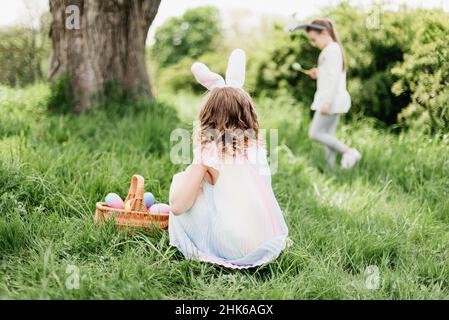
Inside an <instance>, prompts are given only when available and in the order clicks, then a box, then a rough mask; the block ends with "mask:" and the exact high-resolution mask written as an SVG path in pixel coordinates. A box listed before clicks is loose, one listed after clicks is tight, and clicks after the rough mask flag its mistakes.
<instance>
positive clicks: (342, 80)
mask: <svg viewBox="0 0 449 320" xmlns="http://www.w3.org/2000/svg"><path fill="white" fill-rule="evenodd" d="M298 29H305V30H306V33H307V37H308V39H309V41H310V43H311V44H312V45H313V46H315V47H317V48H318V49H320V50H321V54H320V56H319V58H318V68H317V69H312V70H309V71H308V75H309V76H310V77H311V78H312V79H314V80H317V91H316V93H315V97H314V100H313V103H312V107H311V109H312V110H314V111H315V114H314V116H313V120H312V124H311V126H310V129H309V136H310V138H311V139H313V140H315V141H318V142H320V143H322V144H323V145H324V146H325V148H326V149H325V150H326V161H327V163H328V165H329V166H330V167H333V166H334V164H335V160H336V155H337V153H341V154H342V155H343V156H342V158H341V166H342V167H343V168H352V167H353V166H354V165H355V164H356V162H357V161H359V160H360V159H361V158H362V156H361V154H360V152H359V151H357V150H356V149H353V148H350V147H348V146H347V145H345V144H344V143H343V142H341V141H340V140H338V139H337V138H336V136H335V133H336V130H337V125H338V122H339V119H340V114H341V113H346V112H348V111H349V108H350V107H351V97H350V96H349V93H348V91H347V90H346V63H345V57H344V51H343V47H342V45H341V42H340V40H339V38H338V35H337V32H336V30H335V27H334V25H333V23H332V22H331V21H330V20H328V19H317V20H314V21H313V22H312V23H310V24H304V25H300V26H298V27H296V28H295V29H294V30H298Z"/></svg>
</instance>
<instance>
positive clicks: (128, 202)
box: [125, 199, 136, 211]
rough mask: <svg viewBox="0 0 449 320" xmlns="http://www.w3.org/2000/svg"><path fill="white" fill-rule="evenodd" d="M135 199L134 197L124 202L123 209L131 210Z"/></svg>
mask: <svg viewBox="0 0 449 320" xmlns="http://www.w3.org/2000/svg"><path fill="white" fill-rule="evenodd" d="M135 201H136V199H129V200H128V201H126V202H125V210H126V211H132V208H133V205H134V202H135Z"/></svg>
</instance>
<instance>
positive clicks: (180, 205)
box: [169, 164, 207, 215]
mask: <svg viewBox="0 0 449 320" xmlns="http://www.w3.org/2000/svg"><path fill="white" fill-rule="evenodd" d="M206 172H207V167H206V166H204V165H202V164H191V165H189V166H188V167H187V169H186V170H185V171H183V172H180V173H177V174H175V175H174V176H173V180H172V184H171V186H170V195H169V203H170V207H171V211H172V212H173V213H174V214H175V215H179V214H182V213H184V212H186V211H187V210H188V209H190V208H191V207H192V206H193V204H194V203H195V200H196V197H197V196H198V192H199V190H200V188H201V182H202V181H203V179H204V176H205V174H206Z"/></svg>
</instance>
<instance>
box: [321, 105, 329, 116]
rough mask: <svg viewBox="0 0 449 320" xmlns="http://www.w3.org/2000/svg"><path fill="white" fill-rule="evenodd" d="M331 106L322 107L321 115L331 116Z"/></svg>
mask: <svg viewBox="0 0 449 320" xmlns="http://www.w3.org/2000/svg"><path fill="white" fill-rule="evenodd" d="M330 109H331V108H330V104H329V103H325V104H323V105H322V106H321V108H320V113H321V114H329V113H330Z"/></svg>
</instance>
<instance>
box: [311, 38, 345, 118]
mask: <svg viewBox="0 0 449 320" xmlns="http://www.w3.org/2000/svg"><path fill="white" fill-rule="evenodd" d="M326 102H327V103H330V105H331V107H330V113H346V112H348V110H349V108H350V107H351V96H350V95H349V93H348V91H347V90H346V72H345V71H344V70H343V56H342V53H341V48H340V45H339V44H338V43H337V42H331V43H330V44H328V45H327V46H326V47H325V48H324V49H323V50H322V51H321V54H320V56H319V58H318V78H317V91H316V92H315V97H314V99H313V103H312V107H311V109H312V110H319V108H320V107H321V106H322V105H323V104H324V103H326Z"/></svg>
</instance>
